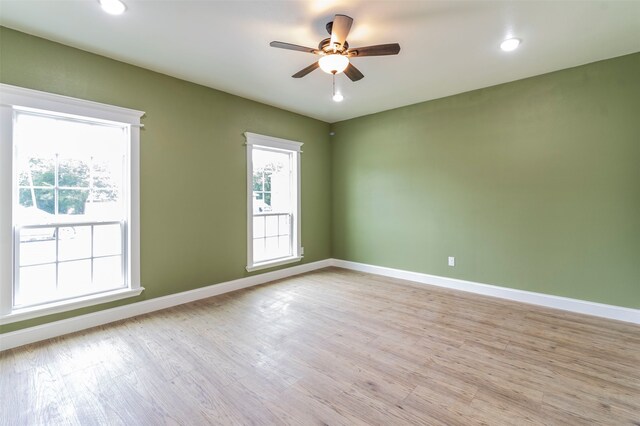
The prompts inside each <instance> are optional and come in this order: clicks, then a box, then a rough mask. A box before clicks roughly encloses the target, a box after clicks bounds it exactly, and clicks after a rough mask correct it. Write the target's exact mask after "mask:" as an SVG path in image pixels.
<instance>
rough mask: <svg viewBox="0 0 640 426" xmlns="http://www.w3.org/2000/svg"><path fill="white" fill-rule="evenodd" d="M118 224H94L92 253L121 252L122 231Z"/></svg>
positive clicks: (105, 254) (99, 254)
mask: <svg viewBox="0 0 640 426" xmlns="http://www.w3.org/2000/svg"><path fill="white" fill-rule="evenodd" d="M120 229H121V228H120V225H119V224H118V225H95V226H94V227H93V255H94V256H109V255H117V254H122V231H121V230H120Z"/></svg>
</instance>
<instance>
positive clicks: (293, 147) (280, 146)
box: [244, 132, 303, 272]
mask: <svg viewBox="0 0 640 426" xmlns="http://www.w3.org/2000/svg"><path fill="white" fill-rule="evenodd" d="M244 136H245V138H246V140H247V143H246V145H247V271H249V272H252V271H257V270H259V269H265V268H273V267H274V266H280V265H286V264H288V263H293V262H299V261H300V260H301V259H302V244H301V241H302V239H301V229H302V227H301V217H300V215H301V207H300V188H301V179H300V154H301V153H302V151H301V148H302V145H303V143H302V142H296V141H290V140H287V139H280V138H274V137H271V136H265V135H259V134H256V133H250V132H245V133H244ZM254 147H256V148H267V149H271V150H281V151H288V152H293V153H294V156H295V163H296V164H295V166H294V167H293V170H292V172H293V173H294V174H295V176H293V178H292V180H293V182H295V183H296V188H295V191H294V192H295V193H294V197H295V200H294V202H293V204H294V210H295V211H294V217H293V225H292V227H291V228H292V231H293V234H292V255H291V256H289V257H285V258H280V259H275V260H267V261H264V262H257V263H254V261H253V148H254Z"/></svg>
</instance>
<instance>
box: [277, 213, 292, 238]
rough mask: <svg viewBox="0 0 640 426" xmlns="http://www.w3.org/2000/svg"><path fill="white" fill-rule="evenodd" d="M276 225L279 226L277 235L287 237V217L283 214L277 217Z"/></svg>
mask: <svg viewBox="0 0 640 426" xmlns="http://www.w3.org/2000/svg"><path fill="white" fill-rule="evenodd" d="M278 224H279V227H280V229H279V235H288V234H289V229H290V228H289V215H288V214H286V215H285V214H283V215H280V216H278Z"/></svg>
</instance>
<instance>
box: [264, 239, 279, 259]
mask: <svg viewBox="0 0 640 426" xmlns="http://www.w3.org/2000/svg"><path fill="white" fill-rule="evenodd" d="M265 243H266V248H265V250H266V254H267V257H268V258H269V259H273V258H274V257H279V256H278V237H267V238H266V241H265Z"/></svg>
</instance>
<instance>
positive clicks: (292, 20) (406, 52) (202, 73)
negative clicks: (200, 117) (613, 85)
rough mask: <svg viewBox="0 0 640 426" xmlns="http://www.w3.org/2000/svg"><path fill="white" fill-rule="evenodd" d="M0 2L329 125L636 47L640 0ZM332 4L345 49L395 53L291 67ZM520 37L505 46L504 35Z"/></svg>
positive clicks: (72, 33) (70, 33)
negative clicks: (282, 45)
mask: <svg viewBox="0 0 640 426" xmlns="http://www.w3.org/2000/svg"><path fill="white" fill-rule="evenodd" d="M124 1H125V3H126V5H127V8H128V10H127V12H125V13H124V14H123V15H120V16H111V15H107V14H105V13H104V12H103V11H102V10H101V9H100V7H99V5H98V0H0V24H2V25H4V26H7V27H10V28H14V29H17V30H20V31H24V32H27V33H30V34H34V35H38V36H41V37H44V38H47V39H50V40H54V41H58V42H61V43H64V44H67V45H70V46H74V47H78V48H80V49H84V50H88V51H91V52H95V53H98V54H101V55H105V56H108V57H111V58H114V59H118V60H121V61H124V62H128V63H131V64H135V65H139V66H141V67H144V68H148V69H151V70H155V71H159V72H162V73H165V74H168V75H171V76H175V77H179V78H182V79H185V80H189V81H193V82H196V83H199V84H202V85H205V86H209V87H213V88H215V89H219V90H223V91H225V92H229V93H233V94H236V95H239V96H243V97H245V98H249V99H254V100H256V101H260V102H263V103H266V104H270V105H274V106H277V107H280V108H284V109H286V110H290V111H294V112H298V113H300V114H304V115H307V116H310V117H314V118H318V119H321V120H324V121H327V122H336V121H340V120H344V119H348V118H352V117H357V116H361V115H365V114H370V113H374V112H378V111H383V110H387V109H391V108H396V107H399V106H403V105H409V104H413V103H417V102H421V101H425V100H429V99H435V98H440V97H443V96H448V95H452V94H455V93H461V92H465V91H468V90H473V89H478V88H481V87H487V86H491V85H495V84H499V83H504V82H507V81H513V80H518V79H521V78H524V77H529V76H533V75H538V74H542V73H546V72H550V71H554V70H559V69H563V68H568V67H572V66H576V65H581V64H585V63H589V62H593V61H597V60H601V59H607V58H612V57H616V56H620V55H624V54H628V53H633V52H638V51H640V1H575V0H574V1H559V0H554V1H551V0H545V1H480V0H478V1H452V0H439V1H426V0H424V1H421V0H414V1H403V0H393V1H372V0H369V1H366V0H365V1H363V0H315V1H281V0H280V1H279V0H271V1H267V0H263V1H245V0H234V1H206V0H199V1H192V0H124ZM336 13H341V14H346V15H349V16H351V17H353V18H354V24H353V27H352V30H351V33H350V35H349V37H348V39H347V40H348V41H349V44H350V45H351V47H358V46H366V45H372V44H383V43H392V42H398V43H400V46H401V48H402V50H401V52H400V54H399V55H398V56H386V57H366V58H355V59H353V64H354V65H355V66H357V67H358V68H359V69H360V71H362V72H363V73H364V75H365V78H364V79H362V80H360V81H358V82H355V83H354V82H351V81H350V80H348V79H347V77H346V76H344V75H339V76H338V77H337V80H336V84H337V86H338V88H339V90H340V91H341V92H342V93H343V94H344V97H345V99H344V101H343V102H342V103H334V102H333V101H332V100H331V76H330V75H329V74H325V73H323V72H322V71H321V70H319V69H318V70H316V71H314V72H312V73H311V74H309V75H308V76H306V77H304V78H302V79H293V78H291V75H292V74H294V73H295V72H297V71H299V70H300V69H302V68H304V67H306V66H307V65H309V64H311V63H312V62H313V61H314V60H315V59H317V57H315V56H313V55H310V54H307V53H302V52H295V51H289V50H282V49H275V48H272V47H269V42H271V41H273V40H278V41H284V42H289V43H294V44H301V45H305V46H309V47H316V46H317V44H318V42H319V41H320V40H321V39H323V38H325V37H328V34H327V33H326V30H325V24H326V23H327V22H328V21H330V20H332V17H333V15H334V14H336ZM510 36H512V37H518V38H521V39H522V40H523V43H522V45H521V47H520V48H519V49H518V50H516V51H514V52H511V53H506V52H503V51H501V50H500V49H499V47H498V45H499V44H500V42H501V41H502V40H503V39H505V38H507V37H510Z"/></svg>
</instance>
